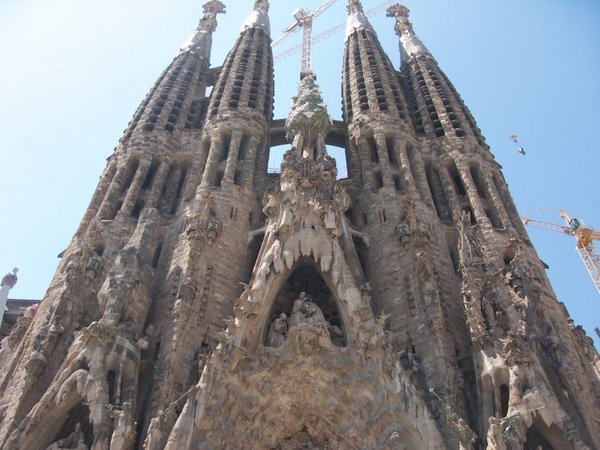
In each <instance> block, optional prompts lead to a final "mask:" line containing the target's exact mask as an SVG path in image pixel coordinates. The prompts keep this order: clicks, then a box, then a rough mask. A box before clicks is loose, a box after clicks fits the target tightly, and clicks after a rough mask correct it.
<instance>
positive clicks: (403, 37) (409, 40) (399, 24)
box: [387, 3, 429, 60]
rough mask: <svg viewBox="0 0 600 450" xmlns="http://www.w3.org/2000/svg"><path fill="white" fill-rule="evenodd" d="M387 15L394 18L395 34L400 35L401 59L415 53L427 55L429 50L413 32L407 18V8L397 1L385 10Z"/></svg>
mask: <svg viewBox="0 0 600 450" xmlns="http://www.w3.org/2000/svg"><path fill="white" fill-rule="evenodd" d="M387 12H388V14H387V16H388V17H394V18H395V19H396V27H395V28H396V34H397V35H398V36H399V37H400V42H401V44H402V56H403V60H404V59H408V58H410V57H412V56H416V55H425V54H426V55H429V51H428V50H427V48H426V47H425V45H424V44H423V42H421V39H419V38H418V37H417V35H416V34H415V32H414V30H413V27H412V24H411V23H410V21H409V20H408V14H409V12H410V11H409V9H408V8H407V7H406V6H404V5H400V4H398V3H396V4H394V5H392V6H390V7H389V8H388V10H387Z"/></svg>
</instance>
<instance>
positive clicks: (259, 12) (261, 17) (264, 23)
mask: <svg viewBox="0 0 600 450" xmlns="http://www.w3.org/2000/svg"><path fill="white" fill-rule="evenodd" d="M248 28H262V29H263V30H265V31H266V32H267V34H269V35H270V34H271V25H270V22H269V2H268V1H267V0H256V1H255V2H254V11H252V14H250V16H248V18H247V19H246V22H244V26H243V27H242V31H244V30H247V29H248Z"/></svg>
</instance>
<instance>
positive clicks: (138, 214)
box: [0, 0, 600, 450]
mask: <svg viewBox="0 0 600 450" xmlns="http://www.w3.org/2000/svg"><path fill="white" fill-rule="evenodd" d="M268 8H269V4H268V2H267V1H264V0H260V1H256V2H255V5H254V9H253V11H252V12H251V14H250V16H249V18H248V20H247V21H246V23H245V25H244V26H243V29H242V31H241V33H240V35H239V37H238V39H237V41H236V43H235V44H234V46H233V48H232V50H231V52H230V53H229V55H228V56H227V58H226V59H225V61H224V62H223V64H222V66H221V67H214V68H210V64H209V62H210V46H211V39H212V37H211V36H212V32H213V31H214V29H215V27H216V26H217V24H216V18H217V14H219V13H222V12H224V9H225V8H224V5H223V4H222V3H221V2H219V1H210V2H208V3H207V4H206V5H205V9H204V13H205V14H204V17H203V18H202V19H201V21H200V24H199V26H198V29H197V30H196V31H195V33H194V34H193V35H192V37H191V38H190V39H189V40H188V42H187V43H186V44H185V45H184V46H183V47H182V48H181V49H180V51H179V52H178V53H177V55H176V56H175V58H174V60H173V62H172V63H171V64H170V65H169V67H168V68H167V69H166V71H165V72H164V74H163V75H161V77H160V78H159V80H158V81H157V83H156V85H155V87H154V88H153V89H152V90H151V92H150V93H149V94H148V97H147V98H146V99H145V100H144V102H143V103H142V105H141V106H140V109H139V111H138V112H137V113H136V115H135V117H134V119H133V121H132V122H131V123H130V125H129V126H128V128H127V130H126V132H125V135H124V137H123V139H122V140H121V141H120V143H119V144H118V146H117V148H116V150H115V152H114V154H113V155H112V156H111V157H110V158H109V160H108V164H107V167H106V169H105V171H104V173H103V174H102V176H101V178H100V182H99V184H98V188H97V190H96V193H95V194H94V196H93V198H92V200H91V202H90V207H89V209H88V211H87V212H86V214H85V217H84V218H83V220H82V222H81V225H80V227H79V229H78V231H77V233H76V234H75V236H74V238H73V240H72V242H71V243H70V245H69V247H68V249H67V250H66V251H65V252H64V254H63V255H61V262H60V264H59V267H58V270H57V272H56V275H55V277H54V279H53V280H52V283H51V285H50V286H49V289H48V291H47V293H46V295H45V296H44V299H43V302H42V303H41V305H40V307H39V310H38V311H37V314H36V315H35V318H33V317H23V318H21V319H19V321H18V322H17V324H16V326H15V327H14V328H13V329H12V331H11V334H10V335H9V336H8V337H7V338H6V339H4V340H3V341H2V348H1V350H0V395H1V396H2V398H1V401H0V448H3V449H23V450H25V449H26V450H31V449H46V448H53V449H56V448H76V447H77V448H80V449H83V448H91V449H94V450H105V449H142V448H143V449H148V450H150V449H152V450H159V449H161V450H162V449H165V448H166V449H169V450H174V449H239V448H254V449H292V448H318V449H423V450H425V449H436V450H437V449H446V448H447V449H456V448H459V449H483V448H487V449H495V450H513V449H521V448H522V449H527V450H537V449H538V448H540V447H541V448H543V449H544V450H546V449H554V450H568V449H578V450H579V449H597V448H600V431H599V430H600V422H599V421H600V417H599V416H598V408H597V405H598V404H599V403H600V382H599V374H600V368H599V367H600V365H599V364H600V362H599V357H598V353H597V352H596V349H595V348H594V346H593V343H592V341H591V339H590V338H589V337H587V336H586V335H585V332H584V331H583V330H582V329H581V327H577V326H576V325H575V324H573V323H572V321H570V320H569V316H568V312H567V311H566V310H565V308H564V306H563V305H562V304H561V303H559V302H558V301H557V300H556V297H555V295H554V293H553V291H552V288H551V286H550V284H549V282H548V279H547V277H546V275H545V272H544V270H545V268H544V264H543V263H542V262H541V261H540V260H539V258H538V256H537V254H536V252H535V250H534V249H533V247H532V245H531V243H530V241H529V239H528V237H527V234H526V232H525V230H524V228H523V226H522V224H521V222H520V220H519V216H518V214H517V211H516V209H515V206H514V204H513V202H512V199H511V196H510V193H509V191H508V187H507V185H506V182H505V180H504V178H503V176H502V172H501V169H500V167H499V165H498V164H497V163H496V162H495V161H494V158H493V156H492V154H491V153H490V151H489V148H488V147H487V145H486V144H485V141H484V139H483V137H482V135H481V132H480V131H479V129H478V128H477V126H476V123H475V121H474V119H473V117H472V116H471V114H470V112H469V110H468V109H467V107H466V106H465V105H464V103H463V101H462V100H461V98H460V96H459V95H458V93H457V92H456V90H455V89H454V87H453V86H452V84H451V83H450V81H449V80H448V79H447V78H446V76H445V75H444V73H443V71H442V70H441V69H440V68H439V66H438V65H437V63H436V61H435V59H434V58H433V56H432V55H431V54H430V53H429V52H428V50H427V48H426V46H425V45H424V44H423V43H422V42H421V41H420V40H419V38H418V37H417V36H416V34H415V32H414V30H413V27H412V25H411V24H410V22H409V21H408V10H407V9H406V8H404V7H402V6H400V5H394V6H393V7H391V8H390V9H389V10H388V12H389V15H390V16H391V17H393V18H394V19H395V27H396V31H397V33H398V36H399V40H400V44H401V46H400V49H401V56H402V65H401V67H400V68H394V67H393V66H392V64H391V62H390V60H389V58H388V56H387V55H385V53H384V52H383V50H382V48H381V45H380V44H379V42H378V40H377V35H376V34H375V32H374V30H373V29H372V27H371V25H370V24H369V22H368V19H367V18H366V17H365V15H364V13H363V11H362V6H361V3H360V2H359V1H357V0H350V1H349V2H348V21H349V26H348V32H347V36H346V39H345V55H344V61H343V74H342V80H341V84H342V92H343V111H344V121H343V122H332V121H331V119H330V118H329V116H328V113H327V110H326V108H325V107H324V105H323V104H322V99H320V91H319V89H318V86H317V85H316V83H315V80H314V78H313V77H312V76H311V75H310V74H307V75H306V76H305V78H304V79H303V80H302V81H301V83H300V85H299V88H298V95H297V96H296V97H295V99H294V105H293V107H292V113H291V114H290V117H288V120H287V121H284V120H282V119H278V120H273V117H272V105H273V83H274V80H273V63H272V54H271V49H270V36H269V18H268ZM207 86H214V88H213V89H212V92H211V94H210V96H208V97H206V96H205V92H206V87H207ZM284 136H287V139H288V142H289V149H288V151H287V152H286V153H285V157H284V161H283V162H282V164H281V172H280V173H279V174H276V175H274V174H268V173H267V165H268V158H269V150H270V148H271V146H275V145H280V144H282V143H283V142H284V139H285V138H284ZM325 144H331V145H337V146H343V147H344V148H345V151H346V159H347V161H348V177H347V178H345V179H343V180H338V179H337V178H338V176H337V168H336V162H335V160H334V159H333V158H331V157H330V156H329V155H327V152H326V148H325Z"/></svg>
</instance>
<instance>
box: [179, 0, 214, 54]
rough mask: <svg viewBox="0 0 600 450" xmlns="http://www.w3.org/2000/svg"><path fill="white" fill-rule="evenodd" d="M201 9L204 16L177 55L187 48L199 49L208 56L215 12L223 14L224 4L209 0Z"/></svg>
mask: <svg viewBox="0 0 600 450" xmlns="http://www.w3.org/2000/svg"><path fill="white" fill-rule="evenodd" d="M203 10H204V17H202V19H200V23H199V24H198V28H196V31H194V32H193V33H192V35H191V36H190V37H189V38H188V39H187V41H185V43H184V44H183V45H182V46H181V48H180V49H179V52H177V55H180V54H181V53H183V52H185V51H188V50H199V52H200V53H201V54H202V55H204V56H205V57H206V58H208V57H209V53H210V46H211V35H212V33H213V32H214V31H215V30H216V29H217V14H225V4H224V3H223V2H220V1H219V0H211V1H210V2H208V3H205V4H204V5H203ZM177 55H175V56H177Z"/></svg>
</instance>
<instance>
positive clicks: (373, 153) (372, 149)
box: [367, 136, 379, 164]
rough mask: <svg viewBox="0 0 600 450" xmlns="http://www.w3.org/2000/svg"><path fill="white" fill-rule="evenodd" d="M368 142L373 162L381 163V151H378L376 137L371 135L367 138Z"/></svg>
mask: <svg viewBox="0 0 600 450" xmlns="http://www.w3.org/2000/svg"><path fill="white" fill-rule="evenodd" d="M367 144H368V145H369V150H370V152H371V162H372V163H375V164H379V153H378V152H377V143H376V142H375V137H374V136H369V137H368V138H367Z"/></svg>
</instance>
